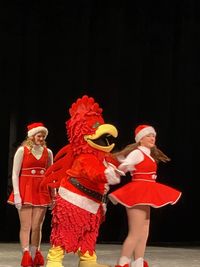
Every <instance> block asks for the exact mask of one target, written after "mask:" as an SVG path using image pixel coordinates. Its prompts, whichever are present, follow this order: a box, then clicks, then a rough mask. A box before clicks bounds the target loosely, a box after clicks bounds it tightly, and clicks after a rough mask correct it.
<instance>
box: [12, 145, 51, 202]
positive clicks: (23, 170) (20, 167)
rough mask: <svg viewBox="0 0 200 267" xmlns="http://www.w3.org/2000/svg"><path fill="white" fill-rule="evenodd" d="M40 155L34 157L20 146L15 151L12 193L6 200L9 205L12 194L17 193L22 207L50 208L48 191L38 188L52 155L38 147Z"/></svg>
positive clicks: (25, 148)
mask: <svg viewBox="0 0 200 267" xmlns="http://www.w3.org/2000/svg"><path fill="white" fill-rule="evenodd" d="M37 149H38V151H39V149H40V155H39V157H37V156H38V155H34V154H33V153H32V152H31V151H30V150H29V148H28V147H26V146H21V147H19V148H18V150H17V151H16V154H15V157H14V164H13V174H12V175H13V191H12V193H11V194H10V196H9V198H8V203H9V204H13V205H14V204H15V203H14V193H15V192H16V191H17V192H18V191H19V194H20V197H21V199H22V205H31V206H44V207H45V206H50V205H51V194H50V192H49V189H48V188H47V187H46V188H42V190H41V188H40V183H41V181H42V179H43V178H44V174H45V171H46V169H47V167H48V166H49V165H51V164H52V161H53V155H52V152H51V150H50V149H48V148H46V147H44V148H43V147H40V148H39V147H38V148H37Z"/></svg>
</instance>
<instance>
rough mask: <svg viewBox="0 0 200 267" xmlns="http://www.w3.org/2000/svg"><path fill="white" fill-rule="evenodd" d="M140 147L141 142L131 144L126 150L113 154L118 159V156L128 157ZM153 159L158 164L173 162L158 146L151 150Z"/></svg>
mask: <svg viewBox="0 0 200 267" xmlns="http://www.w3.org/2000/svg"><path fill="white" fill-rule="evenodd" d="M139 146H140V143H139V142H138V143H133V144H129V145H127V146H126V147H125V148H123V149H122V150H121V151H119V152H115V153H113V156H114V157H116V158H117V157H118V156H124V157H126V156H127V155H128V154H129V153H130V152H131V151H133V150H135V149H137V148H138V147H139ZM151 157H152V158H154V159H155V161H156V162H157V163H158V162H160V161H162V162H168V161H170V160H171V159H170V158H169V157H168V156H167V155H166V154H164V153H163V152H162V151H161V150H160V149H158V148H157V146H156V145H155V146H154V147H152V148H151Z"/></svg>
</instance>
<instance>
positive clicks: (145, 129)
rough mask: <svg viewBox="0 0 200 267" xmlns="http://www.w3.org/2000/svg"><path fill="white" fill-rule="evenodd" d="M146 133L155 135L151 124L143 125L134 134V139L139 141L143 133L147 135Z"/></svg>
mask: <svg viewBox="0 0 200 267" xmlns="http://www.w3.org/2000/svg"><path fill="white" fill-rule="evenodd" d="M148 134H155V135H156V131H155V129H154V128H153V127H152V126H148V127H145V128H143V129H142V130H141V131H139V132H138V133H137V134H136V136H135V141H136V142H139V141H140V139H141V138H143V137H144V136H145V135H148Z"/></svg>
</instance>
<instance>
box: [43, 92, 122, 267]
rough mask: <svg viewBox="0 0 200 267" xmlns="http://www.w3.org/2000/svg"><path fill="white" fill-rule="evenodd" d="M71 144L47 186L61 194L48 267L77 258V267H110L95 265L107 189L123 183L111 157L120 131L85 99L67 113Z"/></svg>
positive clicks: (60, 154)
mask: <svg viewBox="0 0 200 267" xmlns="http://www.w3.org/2000/svg"><path fill="white" fill-rule="evenodd" d="M69 113H70V119H69V120H68V121H67V122H66V129H67V136H68V141H69V144H67V145H66V146H65V147H63V148H62V149H61V150H60V151H59V152H58V154H57V155H56V156H55V162H54V164H53V165H52V166H51V167H50V168H49V169H48V170H47V173H46V178H45V180H44V183H43V184H45V185H48V186H51V187H57V188H58V194H57V196H56V204H55V206H54V208H53V210H52V231H51V245H52V247H51V248H50V250H49V252H48V256H47V265H46V266H47V267H63V265H62V261H63V257H64V253H65V252H66V253H70V252H74V253H77V254H78V256H79V264H78V266H79V267H108V265H102V264H99V263H97V256H96V253H95V246H96V240H97V237H98V231H99V227H100V224H101V223H102V222H103V221H104V218H105V210H106V209H105V208H106V197H107V192H108V190H109V185H111V184H117V183H119V182H120V174H119V172H118V169H117V165H118V163H117V162H116V161H115V160H114V158H113V157H112V154H111V153H110V152H111V151H112V149H113V147H114V145H115V144H114V143H112V142H110V140H111V138H116V137H117V135H118V132H117V129H116V128H115V127H114V126H113V125H111V124H105V123H104V119H103V117H102V109H101V108H100V107H99V105H98V103H96V102H95V100H94V99H93V98H92V97H88V96H87V95H84V96H83V97H82V98H79V99H77V101H76V102H75V103H73V104H72V106H71V108H70V109H69Z"/></svg>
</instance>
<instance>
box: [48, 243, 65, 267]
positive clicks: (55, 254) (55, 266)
mask: <svg viewBox="0 0 200 267" xmlns="http://www.w3.org/2000/svg"><path fill="white" fill-rule="evenodd" d="M64 254H65V251H64V249H63V248H62V247H60V246H57V247H55V246H53V247H52V248H50V249H49V252H48V255H47V265H46V267H64V266H63V265H62V261H63V258H64Z"/></svg>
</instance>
